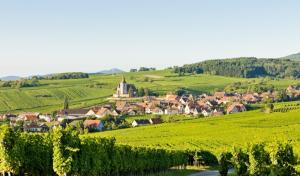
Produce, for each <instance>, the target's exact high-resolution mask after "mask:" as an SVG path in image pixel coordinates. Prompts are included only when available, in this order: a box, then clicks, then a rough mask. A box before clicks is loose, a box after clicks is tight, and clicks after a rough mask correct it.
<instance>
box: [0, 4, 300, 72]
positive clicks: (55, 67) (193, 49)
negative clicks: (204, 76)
mask: <svg viewBox="0 0 300 176" xmlns="http://www.w3.org/2000/svg"><path fill="white" fill-rule="evenodd" d="M299 7H300V1H297V0H294V1H292V0H285V1H282V0H265V1H262V0H226V1H225V0H224V1H223V0H147V1H146V0H105V1H104V0H84V1H83V0H80V1H79V0H43V1H41V0H26V1H24V0H12V1H10V0H9V1H6V0H0V76H5V75H22V76H26V75H33V74H45V73H54V72H67V71H83V72H93V71H99V70H103V69H109V68H113V67H118V68H121V69H125V70H127V69H130V68H134V67H140V66H149V67H150V66H151V67H158V68H165V67H168V66H172V65H182V64H185V63H193V62H197V61H200V60H204V59H213V58H226V57H238V56H257V57H279V56H285V55H288V54H293V53H297V52H300V48H299V44H300V35H299V31H300V23H299V19H300V13H299Z"/></svg>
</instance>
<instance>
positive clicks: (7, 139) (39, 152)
mask: <svg viewBox="0 0 300 176" xmlns="http://www.w3.org/2000/svg"><path fill="white" fill-rule="evenodd" d="M0 142H1V143H0V158H1V159H0V170H2V171H6V172H12V173H14V174H19V175H24V174H25V173H31V174H32V175H42V174H45V173H48V174H51V173H53V171H52V143H51V139H50V136H49V135H47V134H45V135H39V134H28V133H19V132H14V131H13V130H12V129H11V128H10V127H7V126H5V127H1V131H0Z"/></svg>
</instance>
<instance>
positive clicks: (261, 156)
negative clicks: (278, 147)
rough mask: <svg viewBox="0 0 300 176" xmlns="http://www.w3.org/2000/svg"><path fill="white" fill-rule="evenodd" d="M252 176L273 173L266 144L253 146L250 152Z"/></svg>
mask: <svg viewBox="0 0 300 176" xmlns="http://www.w3.org/2000/svg"><path fill="white" fill-rule="evenodd" d="M249 161H250V167H249V171H250V175H253V176H261V175H269V174H270V173H271V168H270V165H271V159H270V154H269V153H268V152H267V151H266V150H265V145H264V144H253V145H252V146H251V148H250V151H249Z"/></svg>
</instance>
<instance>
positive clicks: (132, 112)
mask: <svg viewBox="0 0 300 176" xmlns="http://www.w3.org/2000/svg"><path fill="white" fill-rule="evenodd" d="M127 115H129V116H135V115H137V112H136V111H135V110H133V109H129V110H128V111H127Z"/></svg>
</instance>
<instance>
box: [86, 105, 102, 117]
mask: <svg viewBox="0 0 300 176" xmlns="http://www.w3.org/2000/svg"><path fill="white" fill-rule="evenodd" d="M101 108H102V107H101V106H100V107H93V108H92V109H90V110H89V111H88V112H87V113H86V114H85V115H86V116H96V113H97V112H98V111H99V110H100V109H101Z"/></svg>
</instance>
